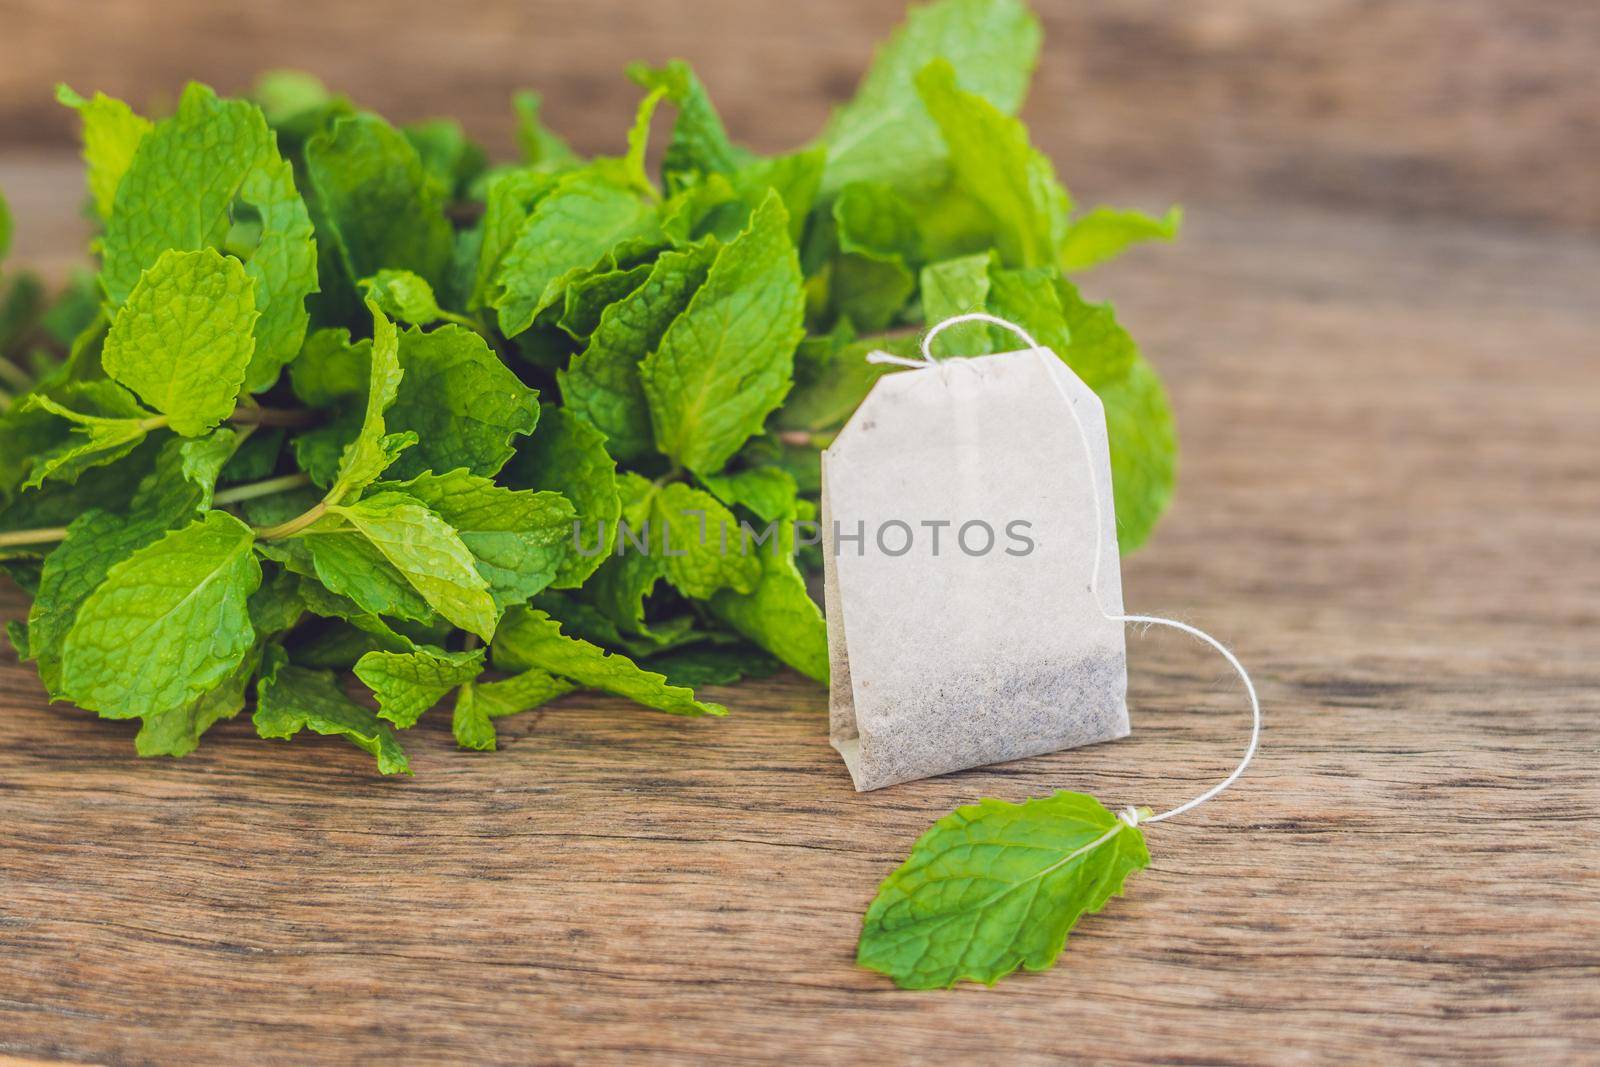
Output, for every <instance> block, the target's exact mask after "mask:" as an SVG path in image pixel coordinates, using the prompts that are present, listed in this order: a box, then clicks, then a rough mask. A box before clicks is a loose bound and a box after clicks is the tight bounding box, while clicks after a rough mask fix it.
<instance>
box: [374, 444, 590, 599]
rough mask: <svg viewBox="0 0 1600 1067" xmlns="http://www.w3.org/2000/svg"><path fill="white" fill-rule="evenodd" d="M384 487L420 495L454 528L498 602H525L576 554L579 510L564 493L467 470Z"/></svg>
mask: <svg viewBox="0 0 1600 1067" xmlns="http://www.w3.org/2000/svg"><path fill="white" fill-rule="evenodd" d="M380 488H382V489H394V490H398V491H399V492H402V493H405V494H407V495H408V496H412V497H415V498H416V499H417V500H420V501H421V502H422V503H423V504H425V505H426V506H427V507H428V509H429V510H430V511H432V512H434V513H435V514H436V515H438V516H439V517H440V518H441V519H443V520H444V521H445V522H446V523H448V524H449V525H450V526H451V527H452V528H454V530H455V531H456V534H457V536H459V537H460V538H461V543H462V544H464V545H466V546H467V550H468V551H469V552H471V553H472V556H473V559H474V560H475V561H476V563H477V568H478V573H479V574H481V575H482V576H483V578H484V580H485V581H486V582H488V583H489V593H490V595H491V596H493V597H494V600H495V604H496V606H497V607H500V608H504V607H506V606H508V605H511V604H521V603H523V602H524V601H526V600H527V599H528V598H529V597H531V596H533V595H534V594H535V593H537V592H539V591H540V590H541V589H543V588H545V586H547V585H549V584H550V583H551V581H552V580H554V578H555V576H556V574H557V572H558V571H559V569H560V567H561V565H562V563H564V562H565V561H566V559H567V557H568V556H569V555H570V554H572V547H571V546H572V520H573V516H574V511H573V507H572V504H571V502H570V501H568V500H567V498H566V497H564V496H562V495H561V494H560V493H553V492H549V491H545V492H533V491H531V490H525V489H524V490H514V489H507V488H505V487H504V486H499V485H496V484H494V482H493V481H491V480H490V479H488V478H484V477H480V476H478V475H475V474H471V473H469V472H467V471H465V470H453V471H451V472H450V473H449V474H431V473H429V474H419V475H417V476H416V477H415V478H413V479H411V480H410V481H406V482H397V483H388V484H385V485H382V486H380Z"/></svg>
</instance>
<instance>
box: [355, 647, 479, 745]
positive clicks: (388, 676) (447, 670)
mask: <svg viewBox="0 0 1600 1067" xmlns="http://www.w3.org/2000/svg"><path fill="white" fill-rule="evenodd" d="M482 670H483V649H481V648H475V649H473V650H472V651H470V652H446V651H444V650H443V649H439V648H428V647H424V648H419V649H417V650H416V651H415V652H368V653H367V654H366V655H364V656H362V657H361V659H360V660H359V661H357V663H356V666H355V674H356V677H357V678H360V679H361V682H362V684H363V685H365V686H366V687H367V688H368V689H370V690H372V693H373V695H374V696H376V697H377V698H378V717H379V718H382V719H388V720H389V721H390V722H392V723H394V724H395V725H396V726H398V727H400V728H401V729H406V728H408V727H411V726H415V725H416V722H417V720H418V719H419V718H421V717H422V713H423V712H425V711H427V710H428V709H429V708H431V707H433V706H434V705H435V704H437V703H438V702H439V701H440V700H441V699H443V698H444V695H445V694H446V693H448V692H450V690H452V689H454V688H455V687H456V686H458V685H462V684H464V683H466V682H470V681H472V680H473V679H474V678H476V677H477V676H478V673H479V672H480V671H482Z"/></svg>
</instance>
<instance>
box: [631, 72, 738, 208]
mask: <svg viewBox="0 0 1600 1067" xmlns="http://www.w3.org/2000/svg"><path fill="white" fill-rule="evenodd" d="M628 77H630V78H632V79H633V80H634V82H636V83H637V84H639V85H640V86H643V87H644V88H646V89H650V90H653V91H654V92H655V93H664V94H665V95H666V98H667V99H668V100H670V101H672V103H673V105H674V106H675V107H677V109H678V118H677V121H676V122H674V123H673V126H672V140H671V142H670V143H669V144H668V145H667V151H666V154H665V157H664V158H663V160H662V164H661V171H662V174H663V176H664V178H665V180H666V183H667V189H668V190H669V191H672V192H676V191H677V190H678V189H679V188H681V187H682V185H683V183H684V181H685V180H686V176H688V175H693V174H697V173H719V174H732V173H733V172H734V171H735V170H737V169H738V168H739V167H740V166H741V165H742V164H743V163H744V162H745V161H746V160H748V159H749V155H750V154H749V153H748V152H745V151H743V150H741V149H739V148H736V147H735V146H734V145H733V143H732V142H731V141H729V140H728V131H727V130H726V129H724V128H723V125H722V118H721V116H719V115H718V114H717V109H716V108H715V107H713V106H712V104H711V98H710V97H709V96H707V95H706V90H705V86H703V85H701V84H700V79H699V78H697V77H695V73H694V70H693V69H692V68H691V67H690V66H689V64H687V63H685V62H684V61H683V60H681V59H674V60H672V61H671V62H670V63H668V64H667V65H666V66H664V67H659V68H651V67H648V66H645V65H644V64H642V63H635V64H634V65H633V66H631V67H629V68H628Z"/></svg>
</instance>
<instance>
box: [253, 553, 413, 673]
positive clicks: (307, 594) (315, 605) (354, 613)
mask: <svg viewBox="0 0 1600 1067" xmlns="http://www.w3.org/2000/svg"><path fill="white" fill-rule="evenodd" d="M395 574H396V580H397V581H399V582H401V584H404V582H405V579H404V578H400V577H398V572H395ZM407 588H410V587H409V586H407ZM297 592H298V593H299V596H300V600H301V602H302V603H303V604H304V605H305V608H306V610H307V611H309V612H311V613H312V614H313V615H319V616H321V617H322V618H324V619H341V620H343V621H345V622H348V623H349V624H350V625H351V626H352V627H353V628H355V629H356V630H359V631H360V632H361V633H363V634H365V635H366V636H367V637H369V638H371V641H370V642H368V645H367V646H366V647H364V648H363V651H366V649H367V648H368V647H370V648H375V649H377V650H378V651H382V652H415V651H417V650H418V649H419V648H420V647H421V646H420V645H419V644H418V642H417V641H415V640H414V639H412V638H411V637H409V636H408V635H406V634H403V633H401V632H400V631H398V630H396V629H395V628H394V627H393V626H390V625H389V623H387V622H385V621H384V620H383V619H381V618H379V617H378V615H377V614H375V613H374V612H372V611H371V610H369V609H367V608H364V607H363V606H362V605H361V604H359V603H357V601H356V600H355V599H353V598H351V597H349V596H346V595H344V594H343V593H336V592H334V591H333V590H332V589H330V588H328V587H327V586H325V585H323V584H322V582H321V581H319V580H316V579H315V578H312V577H303V578H301V579H299V583H298V587H297ZM413 595H415V594H414V593H413ZM422 610H423V612H424V614H423V615H421V616H411V618H413V619H415V618H419V617H422V618H433V617H434V616H433V615H432V612H431V610H429V609H427V604H426V602H425V601H424V602H422ZM401 617H405V616H401ZM258 629H259V626H258ZM356 658H359V657H355V658H352V659H351V661H350V662H351V663H352V664H354V662H355V659H356Z"/></svg>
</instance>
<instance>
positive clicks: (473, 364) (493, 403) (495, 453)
mask: <svg viewBox="0 0 1600 1067" xmlns="http://www.w3.org/2000/svg"><path fill="white" fill-rule="evenodd" d="M400 367H401V370H402V371H403V377H402V378H401V379H400V384H399V389H398V392H397V393H396V396H395V401H394V404H393V406H392V407H390V408H389V411H388V414H387V417H386V422H385V426H386V429H387V430H389V431H390V432H395V431H400V432H405V431H413V432H415V433H416V435H417V443H416V444H415V445H414V446H412V447H411V448H409V449H407V450H406V451H404V452H402V453H401V454H400V456H399V458H398V459H396V460H395V463H394V466H393V467H392V468H390V471H389V473H390V474H391V476H392V477H395V478H410V477H412V476H413V475H417V474H421V473H422V472H423V471H430V470H431V471H449V470H455V469H456V468H458V467H465V468H466V469H467V470H469V471H471V472H472V473H473V474H478V475H482V476H483V477H485V478H490V477H493V476H494V475H495V474H498V473H499V471H500V468H501V467H503V466H505V463H506V460H508V459H510V458H511V455H512V451H513V449H512V444H511V439H512V438H513V437H514V436H519V435H523V434H527V433H531V432H532V431H533V428H534V426H535V425H536V424H537V423H538V421H539V394H538V392H537V391H536V390H534V389H530V388H528V387H527V386H525V385H523V384H522V382H521V381H520V380H518V378H517V376H516V375H515V374H513V373H511V371H510V370H509V369H507V367H506V365H505V364H504V363H502V362H501V361H500V358H499V357H498V356H496V355H495V354H494V352H493V351H492V350H491V349H490V348H489V346H488V344H487V343H486V342H485V341H484V339H483V338H482V337H480V336H479V335H478V334H476V333H474V332H472V331H471V330H467V329H463V328H462V327H460V326H453V325H452V326H441V327H440V328H438V329H436V330H432V331H429V332H423V331H422V330H419V329H415V328H413V329H410V330H407V331H406V332H405V333H403V334H401V335H400Z"/></svg>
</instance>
